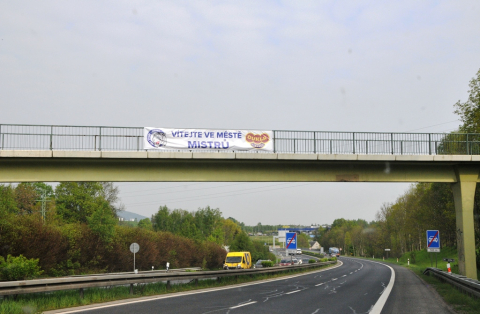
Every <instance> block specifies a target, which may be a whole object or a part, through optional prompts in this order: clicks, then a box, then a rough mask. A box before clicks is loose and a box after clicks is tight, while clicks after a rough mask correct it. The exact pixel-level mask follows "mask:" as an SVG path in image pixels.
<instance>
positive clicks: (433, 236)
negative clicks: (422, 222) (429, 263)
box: [427, 230, 440, 252]
mask: <svg viewBox="0 0 480 314" xmlns="http://www.w3.org/2000/svg"><path fill="white" fill-rule="evenodd" d="M427 252H440V231H438V230H427Z"/></svg>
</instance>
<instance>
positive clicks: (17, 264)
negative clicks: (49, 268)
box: [0, 255, 43, 281]
mask: <svg viewBox="0 0 480 314" xmlns="http://www.w3.org/2000/svg"><path fill="white" fill-rule="evenodd" d="M42 273H43V271H42V270H40V266H38V258H37V259H33V258H32V259H27V258H26V257H25V256H23V255H20V256H17V257H14V256H11V255H8V256H7V259H6V260H5V259H4V258H3V257H2V256H0V277H1V279H2V280H8V281H11V280H25V279H32V278H36V277H38V276H40V275H41V274H42Z"/></svg>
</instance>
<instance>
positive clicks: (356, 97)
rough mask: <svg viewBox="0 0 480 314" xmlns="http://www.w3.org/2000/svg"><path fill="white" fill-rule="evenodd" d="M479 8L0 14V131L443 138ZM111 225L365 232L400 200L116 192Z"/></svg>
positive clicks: (285, 190) (100, 9) (253, 187)
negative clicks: (173, 222) (118, 202)
mask: <svg viewBox="0 0 480 314" xmlns="http://www.w3.org/2000/svg"><path fill="white" fill-rule="evenodd" d="M478 16H480V4H479V3H478V1H467V0H465V1H383V2H379V1H361V2H360V1H301V2H299V1H89V0H82V1H41V2H38V1H22V0H16V1H0V123H2V124H46V125H50V124H55V125H59V124H60V125H92V126H96V125H102V126H103V125H105V126H135V127H143V126H152V127H172V128H203V129H208V128H223V129H254V130H308V131H357V132H450V131H453V130H455V129H456V128H458V126H459V124H460V122H459V119H458V116H456V115H455V114H454V113H453V111H454V107H453V105H454V104H455V103H456V102H457V101H459V100H460V101H465V100H466V99H467V96H468V82H469V81H470V80H471V79H472V78H473V77H474V75H475V73H476V72H477V71H478V70H479V68H480V53H479V51H480V41H479V40H478V38H480V19H478ZM118 185H119V186H120V191H121V192H120V198H121V199H122V202H123V203H124V204H125V206H126V210H128V211H132V212H135V213H138V214H141V215H145V216H150V215H152V214H153V213H154V212H156V210H157V209H158V206H160V205H167V206H168V207H169V208H182V209H185V210H189V211H193V210H196V209H198V208H200V207H205V206H211V207H214V208H219V209H220V210H221V211H222V213H223V215H224V216H225V217H229V216H231V217H234V218H236V219H238V220H240V221H243V222H245V223H246V224H257V223H258V222H261V223H262V224H294V223H296V224H311V223H320V224H324V223H331V222H333V220H334V219H336V218H346V219H357V218H362V219H366V220H369V221H370V220H373V219H375V213H376V212H377V211H378V210H379V209H380V206H381V205H382V204H383V203H385V202H394V201H395V199H396V198H397V197H398V196H400V194H401V193H403V192H404V191H405V190H406V189H407V188H408V187H409V184H404V183H403V184H396V183H388V184H384V183H308V184H306V183H224V184H221V183H184V184H181V183H135V184H134V183H119V184H118Z"/></svg>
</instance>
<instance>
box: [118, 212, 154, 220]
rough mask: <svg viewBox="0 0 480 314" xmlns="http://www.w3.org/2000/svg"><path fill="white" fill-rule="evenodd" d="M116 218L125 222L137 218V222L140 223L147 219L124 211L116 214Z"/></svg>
mask: <svg viewBox="0 0 480 314" xmlns="http://www.w3.org/2000/svg"><path fill="white" fill-rule="evenodd" d="M117 215H118V217H122V218H123V219H124V220H125V221H128V220H130V219H135V218H137V221H140V220H142V219H145V218H148V217H145V216H142V215H139V214H135V213H132V212H129V211H126V210H122V211H119V212H117Z"/></svg>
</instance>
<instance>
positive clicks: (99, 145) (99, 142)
mask: <svg viewBox="0 0 480 314" xmlns="http://www.w3.org/2000/svg"><path fill="white" fill-rule="evenodd" d="M98 150H99V151H100V152H101V151H102V127H100V133H99V135H98Z"/></svg>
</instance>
